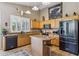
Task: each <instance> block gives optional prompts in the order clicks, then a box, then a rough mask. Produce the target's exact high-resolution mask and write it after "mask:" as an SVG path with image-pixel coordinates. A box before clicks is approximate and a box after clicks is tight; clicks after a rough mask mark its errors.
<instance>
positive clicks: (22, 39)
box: [17, 34, 30, 47]
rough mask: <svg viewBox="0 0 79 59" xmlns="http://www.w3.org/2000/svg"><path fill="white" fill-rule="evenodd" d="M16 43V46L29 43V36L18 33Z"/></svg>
mask: <svg viewBox="0 0 79 59" xmlns="http://www.w3.org/2000/svg"><path fill="white" fill-rule="evenodd" d="M17 43H18V44H17V45H18V47H19V46H24V45H27V44H30V38H29V37H28V36H26V34H19V35H18V41H17Z"/></svg>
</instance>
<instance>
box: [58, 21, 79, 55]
mask: <svg viewBox="0 0 79 59" xmlns="http://www.w3.org/2000/svg"><path fill="white" fill-rule="evenodd" d="M59 37H60V43H59V45H60V46H59V47H60V50H64V51H67V52H70V53H73V54H76V55H78V54H79V21H78V20H66V21H61V22H60V30H59Z"/></svg>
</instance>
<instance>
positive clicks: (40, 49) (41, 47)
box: [31, 35, 51, 56]
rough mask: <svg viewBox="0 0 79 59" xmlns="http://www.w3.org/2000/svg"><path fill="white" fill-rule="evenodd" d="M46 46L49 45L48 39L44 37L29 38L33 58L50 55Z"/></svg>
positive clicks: (49, 40) (34, 36)
mask: <svg viewBox="0 0 79 59" xmlns="http://www.w3.org/2000/svg"><path fill="white" fill-rule="evenodd" d="M47 44H51V39H50V37H48V36H46V35H33V36H31V47H32V55H34V56H48V55H50V47H48V46H47Z"/></svg>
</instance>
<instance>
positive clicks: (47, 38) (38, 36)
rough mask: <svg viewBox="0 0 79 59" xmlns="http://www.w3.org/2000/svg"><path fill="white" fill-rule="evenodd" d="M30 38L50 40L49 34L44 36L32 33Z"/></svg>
mask: <svg viewBox="0 0 79 59" xmlns="http://www.w3.org/2000/svg"><path fill="white" fill-rule="evenodd" d="M31 38H38V39H41V40H51V38H50V37H49V36H46V35H32V36H31Z"/></svg>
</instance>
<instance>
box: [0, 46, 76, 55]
mask: <svg viewBox="0 0 79 59" xmlns="http://www.w3.org/2000/svg"><path fill="white" fill-rule="evenodd" d="M18 49H25V50H26V51H27V52H28V53H29V55H31V56H32V53H31V50H32V49H31V45H27V46H24V47H19V48H16V49H12V50H9V51H12V52H13V51H17V50H18ZM1 52H7V53H8V51H2V50H0V53H1ZM51 55H52V56H75V55H74V54H70V53H68V52H65V51H62V50H59V47H57V46H52V47H51Z"/></svg>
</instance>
